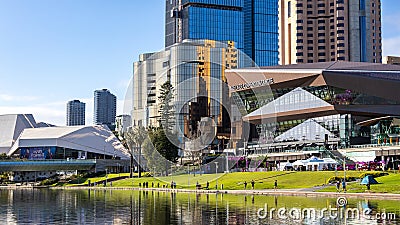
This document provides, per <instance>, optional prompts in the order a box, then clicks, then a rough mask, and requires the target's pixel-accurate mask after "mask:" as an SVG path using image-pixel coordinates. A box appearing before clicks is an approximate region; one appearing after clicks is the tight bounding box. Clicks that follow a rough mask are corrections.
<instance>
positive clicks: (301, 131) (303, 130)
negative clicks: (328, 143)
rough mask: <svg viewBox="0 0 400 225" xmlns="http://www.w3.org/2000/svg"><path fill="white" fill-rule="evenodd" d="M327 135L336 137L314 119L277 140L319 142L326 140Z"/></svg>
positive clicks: (285, 133)
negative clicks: (319, 140) (318, 140)
mask: <svg viewBox="0 0 400 225" xmlns="http://www.w3.org/2000/svg"><path fill="white" fill-rule="evenodd" d="M325 134H327V135H328V136H329V137H331V138H332V137H335V135H334V134H332V133H331V132H330V131H329V130H327V129H325V128H324V127H323V126H321V125H320V124H318V123H317V122H316V121H315V120H313V119H308V120H306V121H304V122H303V123H301V124H299V125H297V126H295V127H293V128H292V129H290V130H288V131H286V132H284V133H283V134H281V135H279V136H278V137H276V138H275V140H277V141H285V140H303V139H304V140H317V139H321V140H322V139H324V137H325Z"/></svg>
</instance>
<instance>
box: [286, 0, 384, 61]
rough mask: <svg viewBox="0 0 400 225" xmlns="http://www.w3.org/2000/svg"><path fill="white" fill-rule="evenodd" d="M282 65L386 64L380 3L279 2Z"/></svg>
mask: <svg viewBox="0 0 400 225" xmlns="http://www.w3.org/2000/svg"><path fill="white" fill-rule="evenodd" d="M279 25H280V26H279V62H280V64H295V63H312V62H328V61H355V62H373V63H381V62H382V42H381V40H382V36H381V3H380V0H351V1H345V0H307V1H306V0H279Z"/></svg>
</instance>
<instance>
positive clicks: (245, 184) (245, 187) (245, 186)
mask: <svg viewBox="0 0 400 225" xmlns="http://www.w3.org/2000/svg"><path fill="white" fill-rule="evenodd" d="M244 189H245V190H246V189H247V182H246V181H245V182H244Z"/></svg>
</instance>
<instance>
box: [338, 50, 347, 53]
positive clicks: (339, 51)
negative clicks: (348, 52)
mask: <svg viewBox="0 0 400 225" xmlns="http://www.w3.org/2000/svg"><path fill="white" fill-rule="evenodd" d="M344 53H345V50H338V51H337V54H344Z"/></svg>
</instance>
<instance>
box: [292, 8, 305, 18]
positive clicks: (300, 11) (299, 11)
mask: <svg viewBox="0 0 400 225" xmlns="http://www.w3.org/2000/svg"><path fill="white" fill-rule="evenodd" d="M296 13H297V14H303V10H301V9H298V10H296ZM289 16H290V15H289Z"/></svg>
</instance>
